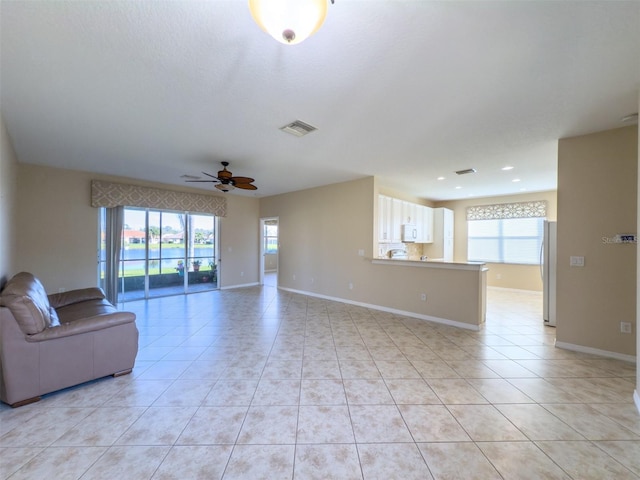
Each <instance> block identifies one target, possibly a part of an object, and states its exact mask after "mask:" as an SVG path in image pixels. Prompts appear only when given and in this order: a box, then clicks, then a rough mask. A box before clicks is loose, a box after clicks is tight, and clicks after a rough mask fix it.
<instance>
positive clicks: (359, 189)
mask: <svg viewBox="0 0 640 480" xmlns="http://www.w3.org/2000/svg"><path fill="white" fill-rule="evenodd" d="M377 193H378V189H377V187H376V181H375V179H373V178H366V179H362V180H356V181H353V182H346V183H340V184H335V185H328V186H325V187H318V188H313V189H309V190H303V191H299V192H293V193H287V194H283V195H276V196H272V197H266V198H263V199H261V201H260V216H261V217H278V218H279V223H278V225H279V232H278V233H279V241H280V253H279V268H278V285H279V286H280V287H284V288H287V289H291V290H297V291H301V292H308V293H311V294H315V295H320V296H325V297H331V298H336V299H342V300H346V301H350V302H354V303H362V304H366V305H374V306H379V307H384V308H387V309H394V310H401V311H405V312H411V313H416V314H418V315H424V316H431V317H437V318H441V319H447V320H451V321H454V322H460V323H468V324H475V325H477V324H478V323H479V322H478V317H479V315H478V312H479V310H480V308H481V305H480V304H481V301H482V299H481V298H480V295H479V287H478V285H479V281H480V280H479V274H478V272H477V271H447V270H437V269H435V268H433V269H432V268H426V267H424V268H422V267H405V266H391V265H376V264H372V262H371V260H372V257H373V246H374V241H373V237H374V234H373V232H374V208H375V205H377V201H376V195H377ZM359 250H363V252H364V256H360V255H359V254H358V253H359V252H358V251H359ZM349 284H352V286H353V288H352V289H350V288H349ZM421 293H426V294H427V298H428V300H427V301H426V302H423V301H421V300H420V295H421ZM459 298H465V299H466V300H467V301H465V302H460V301H459Z"/></svg>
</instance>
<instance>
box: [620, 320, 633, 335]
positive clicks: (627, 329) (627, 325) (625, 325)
mask: <svg viewBox="0 0 640 480" xmlns="http://www.w3.org/2000/svg"><path fill="white" fill-rule="evenodd" d="M620 333H631V322H620Z"/></svg>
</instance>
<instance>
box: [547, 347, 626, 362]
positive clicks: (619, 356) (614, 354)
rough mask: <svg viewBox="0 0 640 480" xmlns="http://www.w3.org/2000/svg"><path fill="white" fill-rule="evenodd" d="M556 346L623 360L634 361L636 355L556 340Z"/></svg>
mask: <svg viewBox="0 0 640 480" xmlns="http://www.w3.org/2000/svg"><path fill="white" fill-rule="evenodd" d="M556 347H558V348H563V349H565V350H572V351H574V352H580V353H589V354H591V355H598V356H600V357H607V358H613V359H615V360H622V361H623V362H629V363H636V357H635V356H633V355H625V354H624V353H617V352H610V351H608V350H600V349H599V348H592V347H585V346H583V345H574V344H573V343H566V342H556Z"/></svg>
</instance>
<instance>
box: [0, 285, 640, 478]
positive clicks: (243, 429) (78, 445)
mask: <svg viewBox="0 0 640 480" xmlns="http://www.w3.org/2000/svg"><path fill="white" fill-rule="evenodd" d="M126 308H127V309H130V310H133V311H135V312H136V314H137V315H138V327H139V330H140V352H139V355H138V359H137V362H136V367H135V370H134V372H133V374H132V375H128V376H125V377H120V378H110V377H109V378H106V379H102V380H98V381H95V382H91V383H89V384H85V385H82V386H79V387H75V388H72V389H68V390H66V391H62V392H58V393H55V394H51V395H47V396H46V397H45V398H43V400H42V401H40V402H39V403H36V404H33V405H28V406H25V407H21V408H18V409H11V408H9V407H7V406H6V405H3V406H2V407H0V458H1V460H0V462H1V463H0V470H1V472H2V475H1V477H2V478H11V479H12V480H13V479H39V478H59V479H65V480H66V479H76V478H82V479H83V480H84V479H113V478H126V479H134V480H138V479H150V478H153V479H174V478H175V479H182V480H190V479H199V478H203V479H214V478H224V479H226V480H228V479H251V480H254V479H259V478H268V479H279V478H282V479H292V478H295V479H316V478H317V479H331V478H335V479H340V480H346V479H352V478H353V479H362V478H365V479H369V478H380V479H402V480H406V479H412V478H416V479H431V478H435V479H456V478H459V479H465V480H469V479H476V478H477V479H482V480H487V479H494V478H495V479H500V478H503V479H535V480H538V479H556V478H558V479H576V480H577V479H581V480H584V479H598V480H600V479H609V478H615V479H627V478H640V414H638V412H637V410H636V409H635V406H634V404H633V401H632V393H633V390H634V381H635V366H634V365H631V364H628V363H624V362H619V361H615V360H610V359H604V358H599V357H594V356H588V355H584V354H578V353H574V352H569V351H564V350H560V349H555V348H554V347H553V342H554V329H552V328H549V327H544V326H543V324H542V322H541V320H540V317H541V315H540V312H541V297H540V296H539V295H535V294H526V293H514V292H505V291H500V290H492V289H490V291H489V312H488V315H487V317H488V319H487V325H486V328H485V329H484V330H483V331H482V332H479V333H476V332H471V331H465V330H459V329H455V328H450V327H446V326H442V325H436V324H432V323H428V322H424V321H420V320H416V319H411V318H407V317H400V316H396V315H392V314H388V313H383V312H378V311H372V310H367V309H365V308H361V307H355V306H350V305H346V304H341V303H336V302H330V301H325V300H320V299H316V298H311V297H305V296H302V295H297V294H291V293H287V292H282V291H277V290H276V289H275V288H273V287H269V286H265V287H263V288H248V289H242V290H235V291H233V290H231V291H218V292H209V293H199V294H194V295H189V296H184V297H183V296H179V297H168V298H161V299H154V300H150V301H138V302H133V303H129V304H126Z"/></svg>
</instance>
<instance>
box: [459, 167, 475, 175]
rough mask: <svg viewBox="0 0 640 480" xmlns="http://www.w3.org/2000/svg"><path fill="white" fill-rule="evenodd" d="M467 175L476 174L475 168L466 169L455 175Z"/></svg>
mask: <svg viewBox="0 0 640 480" xmlns="http://www.w3.org/2000/svg"><path fill="white" fill-rule="evenodd" d="M467 173H476V169H475V168H467V169H466V170H458V171H457V172H456V175H466V174H467Z"/></svg>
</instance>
